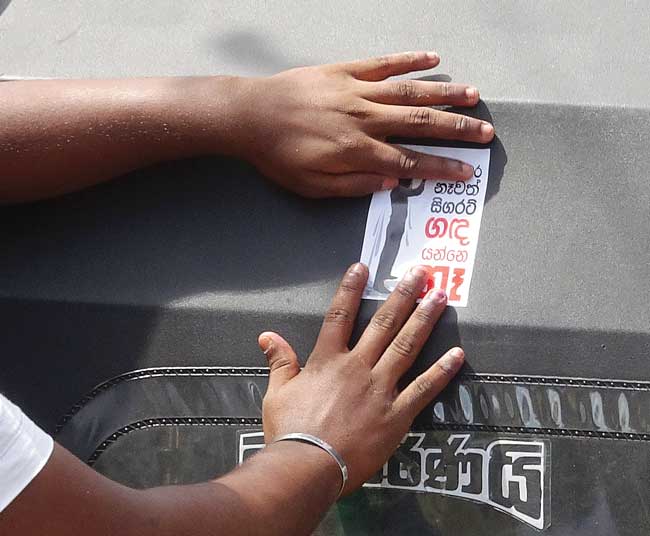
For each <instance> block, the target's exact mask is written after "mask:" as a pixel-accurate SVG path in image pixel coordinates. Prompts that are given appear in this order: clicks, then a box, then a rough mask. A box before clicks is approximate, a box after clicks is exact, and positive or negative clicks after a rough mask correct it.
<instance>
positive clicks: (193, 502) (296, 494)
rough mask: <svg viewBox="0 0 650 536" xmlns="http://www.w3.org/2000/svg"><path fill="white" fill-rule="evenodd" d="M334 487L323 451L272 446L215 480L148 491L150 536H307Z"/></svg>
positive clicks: (334, 470)
mask: <svg viewBox="0 0 650 536" xmlns="http://www.w3.org/2000/svg"><path fill="white" fill-rule="evenodd" d="M340 486H341V473H340V470H339V468H338V466H337V465H336V463H335V462H334V460H333V459H332V458H331V457H330V456H329V455H328V454H327V453H326V452H324V451H322V450H320V449H318V448H317V447H314V446H312V445H305V444H301V443H296V442H282V443H278V444H276V445H272V446H271V447H267V448H266V449H265V450H264V451H262V452H261V453H259V454H257V455H256V456H254V457H253V458H252V459H250V460H248V461H247V462H246V463H245V464H243V465H242V466H241V467H239V468H238V469H237V470H236V471H233V472H232V473H229V474H227V475H226V476H224V477H223V478H220V479H218V480H216V481H213V482H208V483H205V484H200V485H196V486H186V487H183V488H177V487H176V488H175V487H163V488H155V489H151V490H148V491H147V492H146V494H147V495H148V500H149V505H150V507H151V510H150V511H151V512H152V514H151V515H150V520H155V521H154V522H153V526H155V531H152V532H151V534H152V536H153V535H154V534H155V535H156V536H175V535H188V536H208V535H210V536H213V535H215V534H228V535H232V536H239V535H241V536H244V535H255V536H258V535H259V536H281V535H282V536H284V535H287V534H291V535H295V536H300V535H303V534H304V535H308V534H311V533H312V532H313V530H314V529H315V528H316V526H317V525H318V523H319V522H320V520H321V519H322V517H323V515H324V514H325V513H326V511H327V510H328V509H329V507H330V506H331V505H332V504H333V503H334V501H335V499H336V496H337V494H338V491H339V488H340ZM140 534H145V533H144V532H141V533H140ZM146 534H147V535H148V534H149V533H148V532H147V533H146Z"/></svg>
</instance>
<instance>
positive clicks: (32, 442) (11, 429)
mask: <svg viewBox="0 0 650 536" xmlns="http://www.w3.org/2000/svg"><path fill="white" fill-rule="evenodd" d="M53 448H54V441H52V438H51V437H50V436H49V435H47V434H46V433H45V432H44V431H43V430H41V429H40V428H39V427H38V426H36V425H35V424H34V423H33V422H32V421H31V420H30V419H29V418H28V417H27V415H25V414H24V413H23V412H22V411H20V408H19V407H17V406H15V405H14V404H12V403H11V402H9V400H7V399H6V398H5V397H4V396H2V394H0V512H2V511H3V510H4V509H5V508H6V507H7V506H8V505H9V503H11V501H13V500H14V499H15V498H16V497H17V496H18V495H19V494H20V492H21V491H23V490H24V489H25V488H26V487H27V484H29V483H30V482H31V481H32V480H33V479H34V477H35V476H36V475H37V474H38V473H39V472H40V471H41V469H42V468H43V466H44V465H45V464H46V463H47V460H48V459H49V458H50V455H51V454H52V449H53Z"/></svg>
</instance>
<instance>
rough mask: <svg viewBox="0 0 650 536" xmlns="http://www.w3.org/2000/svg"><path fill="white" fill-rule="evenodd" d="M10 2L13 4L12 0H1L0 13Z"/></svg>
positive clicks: (0, 13)
mask: <svg viewBox="0 0 650 536" xmlns="http://www.w3.org/2000/svg"><path fill="white" fill-rule="evenodd" d="M9 4H11V0H0V15H2V13H3V12H4V10H5V9H7V8H8V7H9Z"/></svg>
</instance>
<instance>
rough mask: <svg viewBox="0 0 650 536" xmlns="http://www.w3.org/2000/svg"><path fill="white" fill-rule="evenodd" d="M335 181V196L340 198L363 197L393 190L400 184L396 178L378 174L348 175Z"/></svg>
mask: <svg viewBox="0 0 650 536" xmlns="http://www.w3.org/2000/svg"><path fill="white" fill-rule="evenodd" d="M335 181H336V183H335V186H334V190H335V195H337V196H339V197H362V196H364V195H368V194H372V193H374V192H379V191H380V190H392V189H393V188H395V187H397V185H398V184H399V181H398V180H397V179H396V178H394V177H387V176H384V175H378V174H376V173H346V174H345V175H339V176H338V177H337V178H336V179H335Z"/></svg>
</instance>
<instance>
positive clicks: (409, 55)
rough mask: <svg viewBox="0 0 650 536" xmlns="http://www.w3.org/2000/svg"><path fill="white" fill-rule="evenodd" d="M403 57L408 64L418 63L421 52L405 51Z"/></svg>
mask: <svg viewBox="0 0 650 536" xmlns="http://www.w3.org/2000/svg"><path fill="white" fill-rule="evenodd" d="M404 59H405V60H406V62H407V63H410V64H414V63H418V62H419V61H420V60H421V59H422V54H420V53H418V52H405V53H404Z"/></svg>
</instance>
